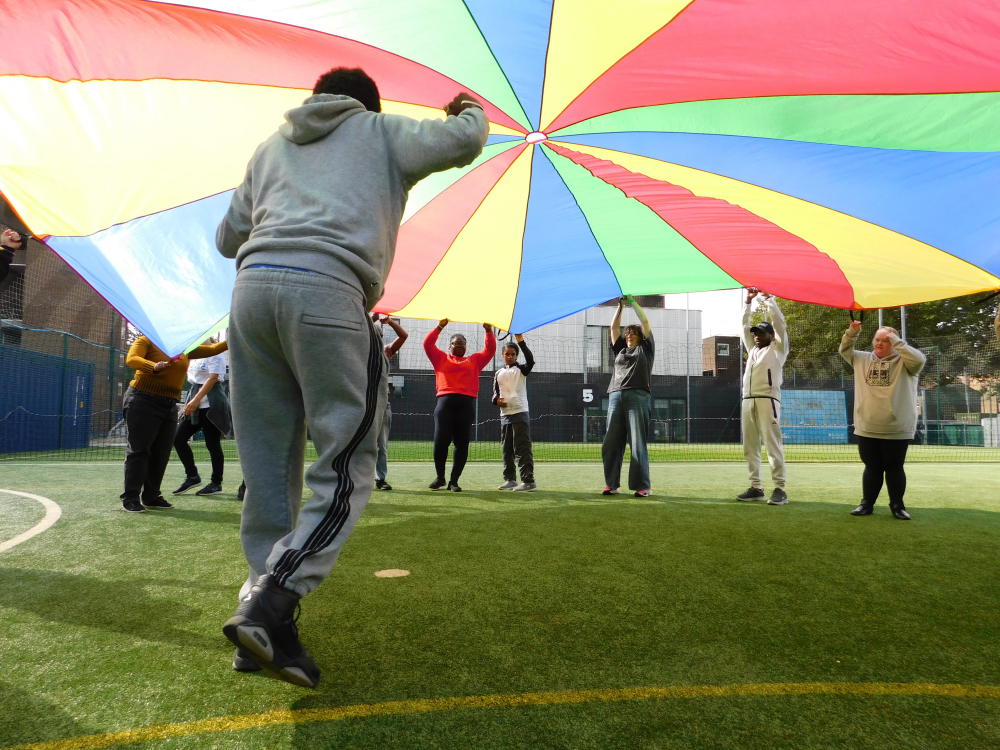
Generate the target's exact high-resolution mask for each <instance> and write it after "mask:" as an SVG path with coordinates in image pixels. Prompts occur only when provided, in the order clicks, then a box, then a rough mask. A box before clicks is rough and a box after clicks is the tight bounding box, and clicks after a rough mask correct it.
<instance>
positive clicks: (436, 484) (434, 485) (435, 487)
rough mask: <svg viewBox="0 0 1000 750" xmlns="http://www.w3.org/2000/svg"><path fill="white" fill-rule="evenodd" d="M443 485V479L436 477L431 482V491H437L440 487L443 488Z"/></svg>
mask: <svg viewBox="0 0 1000 750" xmlns="http://www.w3.org/2000/svg"><path fill="white" fill-rule="evenodd" d="M444 485H445V481H444V477H438V478H437V479H435V480H434V481H433V482H431V489H432V490H439V489H441V488H442V487H444Z"/></svg>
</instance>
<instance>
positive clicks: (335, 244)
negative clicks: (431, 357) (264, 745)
mask: <svg viewBox="0 0 1000 750" xmlns="http://www.w3.org/2000/svg"><path fill="white" fill-rule="evenodd" d="M445 111H446V114H447V116H446V117H445V118H444V119H440V120H438V119H427V120H423V121H418V120H414V119H411V118H409V117H404V116H401V115H392V114H384V113H382V112H381V103H380V99H379V94H378V88H377V86H376V84H375V82H374V81H372V80H371V79H370V78H369V77H368V76H367V75H366V74H365V73H364V72H363V71H361V70H360V69H345V68H336V69H334V70H332V71H330V72H329V73H327V74H325V75H323V76H322V77H321V78H320V79H319V80H318V81H317V84H316V88H315V89H314V91H313V96H310V97H308V98H307V99H306V100H305V101H304V102H303V103H302V105H301V106H299V107H296V108H294V109H291V110H289V111H288V112H286V113H285V122H283V123H282V124H281V125H280V126H279V127H278V131H277V132H276V133H274V134H273V135H272V136H270V137H269V138H268V139H267V140H265V141H264V142H263V143H262V144H261V145H260V146H258V147H257V150H256V152H255V153H254V155H253V157H252V158H251V160H250V163H249V165H248V166H247V171H246V176H245V178H244V180H243V183H242V184H241V185H240V186H239V187H237V188H236V191H235V193H234V194H233V198H232V202H231V204H230V207H229V210H228V212H227V213H226V216H225V217H224V218H223V220H222V222H221V224H220V225H219V228H218V231H217V235H216V244H217V245H218V248H219V252H220V253H222V255H224V256H225V257H227V258H235V259H236V265H237V268H238V274H237V278H236V285H235V288H234V290H233V301H232V310H231V313H230V323H229V342H230V366H231V381H230V385H231V401H232V408H233V422H234V429H235V434H236V440H237V447H238V449H239V454H240V463H241V465H242V467H243V472H244V477H245V479H246V484H247V494H246V501H245V504H244V506H243V518H242V524H241V528H240V537H241V541H242V544H243V551H244V554H245V555H246V559H247V562H248V563H249V566H250V571H249V576H248V578H247V581H246V583H245V584H244V586H243V589H242V591H241V592H240V594H241V599H242V603H241V604H240V607H239V608H238V609H237V611H236V614H235V615H234V616H233V617H232V618H230V620H229V621H227V623H226V624H225V625H224V627H223V632H224V633H225V634H226V636H227V637H228V638H229V639H230V640H231V641H232V642H233V643H235V644H236V645H237V647H238V649H239V650H238V652H237V659H236V661H234V668H236V669H238V670H239V669H241V667H246V669H248V670H249V669H251V668H252V664H248V663H247V662H246V661H245V660H244V661H241V658H242V657H245V656H248V657H249V658H251V659H252V660H253V661H255V662H256V663H257V664H258V665H260V666H261V667H263V668H264V669H265V670H267V671H268V672H269V673H271V674H273V675H276V676H278V677H279V678H281V679H284V680H286V681H288V682H293V683H295V684H299V685H303V686H306V687H315V686H316V684H317V683H318V681H319V669H318V668H317V667H316V665H315V663H313V661H312V659H311V658H310V657H309V655H308V652H307V651H305V649H303V648H302V646H301V643H300V642H299V640H298V631H297V629H296V628H295V624H294V621H293V619H292V613H293V612H294V610H295V607H296V605H297V603H298V600H299V598H300V597H303V596H305V595H306V594H308V593H310V592H311V591H313V590H315V589H316V587H317V586H319V585H320V583H322V581H323V580H324V579H325V578H326V577H327V575H329V573H330V570H331V569H332V567H333V565H334V563H335V561H336V559H337V556H338V555H339V554H340V551H341V548H342V547H343V544H344V542H345V540H346V539H347V537H348V535H349V534H350V533H351V531H352V530H353V528H354V526H355V524H356V523H357V521H358V518H359V517H360V515H361V512H362V510H363V509H364V507H365V505H366V503H367V502H368V499H369V497H370V496H371V492H372V488H373V486H374V479H375V458H376V437H377V435H378V428H379V425H378V424H377V419H376V418H377V417H379V416H381V415H382V413H383V411H384V409H385V401H386V394H387V378H386V369H387V367H386V362H385V356H384V354H383V351H382V344H381V339H380V337H379V336H378V334H377V332H376V331H375V328H374V326H373V324H372V321H371V319H370V318H369V316H368V312H369V311H370V310H371V309H372V307H374V305H375V303H376V302H377V301H378V299H379V298H380V297H381V296H382V293H383V289H384V286H385V282H386V278H387V276H388V274H389V269H390V267H391V265H392V261H393V254H394V252H395V245H396V236H397V232H398V230H399V224H400V220H401V218H402V216H403V210H404V208H405V206H406V200H407V194H408V192H409V190H410V189H411V188H412V187H413V186H414V185H415V184H416V183H417V182H418V181H420V180H421V179H423V178H424V177H427V176H428V175H429V174H431V173H433V172H437V171H441V170H445V169H449V168H452V167H461V166H465V165H468V164H470V163H472V161H473V160H474V159H475V158H476V157H477V156H478V155H479V154H480V153H481V152H482V149H483V146H484V145H485V143H486V139H487V137H488V135H489V121H488V119H487V117H486V114H485V112H484V110H483V107H482V105H481V104H480V103H479V102H478V101H476V100H475V99H474V98H473V97H472V96H470V95H469V94H465V93H462V94H459V95H458V96H457V97H456V98H455V100H454V101H452V102H451V103H450V104H448V105H447V106H446V107H445ZM307 424H308V427H309V432H310V435H311V437H312V441H313V444H314V446H315V449H316V454H317V456H318V457H317V460H316V461H315V462H314V463H313V464H312V465H311V466H310V467H309V468H308V470H307V471H306V472H305V483H306V484H308V485H309V488H310V489H311V490H312V495H311V496H310V497H309V498H308V500H306V502H305V503H302V491H303V464H304V458H305V449H306V425H307Z"/></svg>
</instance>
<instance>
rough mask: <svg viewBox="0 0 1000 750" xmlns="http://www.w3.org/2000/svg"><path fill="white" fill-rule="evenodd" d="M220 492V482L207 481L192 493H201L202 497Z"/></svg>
mask: <svg viewBox="0 0 1000 750" xmlns="http://www.w3.org/2000/svg"><path fill="white" fill-rule="evenodd" d="M220 492H222V485H221V484H216V483H215V482H209V483H208V484H206V485H205V486H204V487H202V488H201V489H200V490H198V491H197V492H196V493H194V494H196V495H201V496H202V497H204V496H205V495H218V494H219V493H220Z"/></svg>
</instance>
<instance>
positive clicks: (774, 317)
mask: <svg viewBox="0 0 1000 750" xmlns="http://www.w3.org/2000/svg"><path fill="white" fill-rule="evenodd" d="M757 294H758V291H757V290H756V289H748V290H747V299H746V303H745V304H744V305H743V343H744V344H745V345H746V348H747V364H746V370H745V371H744V373H743V410H742V413H741V415H742V425H743V455H744V457H745V458H746V460H747V472H748V473H749V474H750V488H749V489H748V490H747V491H746V492H744V493H742V494H740V495H737V498H738V499H739V500H742V501H744V502H747V501H754V500H763V499H764V484H763V482H762V481H761V476H760V443H761V440H763V441H764V446H765V447H766V448H767V462H768V463H769V464H770V466H771V480H772V481H773V482H774V490H773V491H772V493H771V497H770V498H768V500H767V503H768V505H787V504H788V495H787V494H786V493H785V452H784V446H783V445H782V442H781V383H782V369H783V368H784V366H785V360H786V359H788V330H787V328H786V327H785V316H784V315H782V314H781V310H780V309H779V308H778V303H777V302H776V301H775V299H774V297H772V296H771V295H769V294H765V295H764V305H765V308H766V310H767V316H768V318H770V320H769V321H768V322H764V323H759V324H757V325H755V326H751V325H750V313H751V303H752V302H753V299H754V297H756V296H757Z"/></svg>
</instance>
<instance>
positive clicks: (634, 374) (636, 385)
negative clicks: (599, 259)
mask: <svg viewBox="0 0 1000 750" xmlns="http://www.w3.org/2000/svg"><path fill="white" fill-rule="evenodd" d="M625 302H628V303H629V304H630V305H632V309H633V310H635V314H636V315H638V316H639V321H640V322H641V323H642V325H641V326H638V325H630V326H625V334H624V336H622V335H620V333H619V326H620V325H621V320H622V309H623V306H624V303H625ZM611 351H612V352H613V353H614V355H615V371H614V375H613V376H612V378H611V385H609V386H608V430H607V434H605V436H604V443H603V445H602V446H601V458H602V459H603V461H604V483H605V487H604V493H603V494H605V495H617V494H618V492H619V486H620V485H621V473H622V461H624V459H625V446H626V445H629V446H630V447H631V448H632V458H631V460H630V461H629V468H628V488H629V489H630V490H634V491H635V496H636V497H649V496H650V495H652V494H653V489H652V487H651V485H650V481H649V451H648V450H647V448H646V435H647V434H648V433H649V421H650V417H651V411H652V396H651V394H650V392H649V381H650V376H651V375H652V373H653V355H654V347H653V330H652V328H650V326H649V320H648V319H647V318H646V313H644V312H643V310H642V308H641V307H640V306H639V304H638V303H637V302H636V301H635V300H634V299H633V298H632V297H631V296H627V297H622V298H621V299H620V300H618V307H617V309H616V310H615V315H614V317H613V318H612V319H611Z"/></svg>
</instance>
